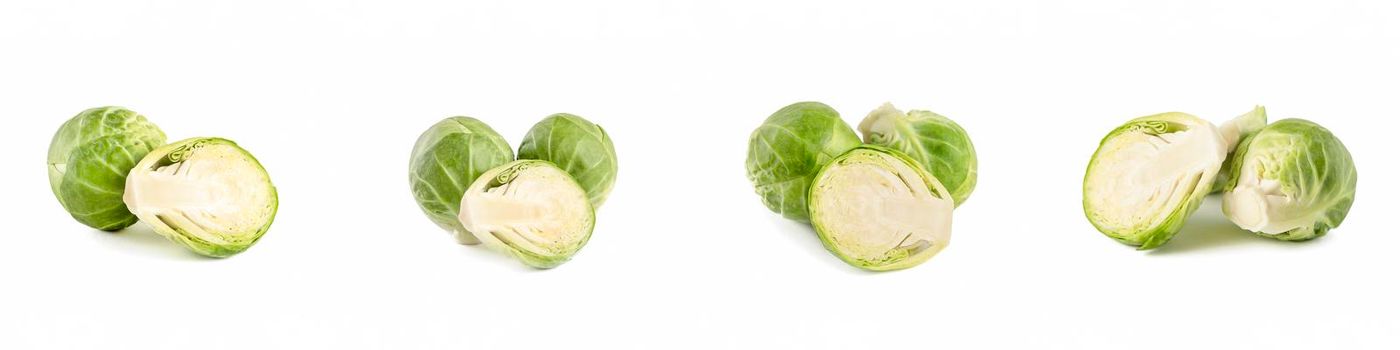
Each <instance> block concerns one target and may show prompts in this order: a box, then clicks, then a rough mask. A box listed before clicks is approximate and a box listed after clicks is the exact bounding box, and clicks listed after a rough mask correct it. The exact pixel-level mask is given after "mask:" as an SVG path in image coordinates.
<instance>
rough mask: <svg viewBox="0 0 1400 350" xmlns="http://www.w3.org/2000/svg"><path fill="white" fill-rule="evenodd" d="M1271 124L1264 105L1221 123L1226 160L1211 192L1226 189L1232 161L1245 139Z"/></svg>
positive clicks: (1220, 128)
mask: <svg viewBox="0 0 1400 350" xmlns="http://www.w3.org/2000/svg"><path fill="white" fill-rule="evenodd" d="M1268 124H1269V117H1268V116H1267V115H1266V114H1265V113H1264V106H1254V109H1253V110H1250V111H1249V112H1248V113H1245V114H1242V115H1240V116H1238V117H1235V119H1231V120H1230V121H1227V122H1225V123H1224V124H1220V127H1219V128H1218V129H1219V130H1220V136H1221V137H1223V138H1225V149H1226V150H1228V152H1227V153H1226V155H1225V162H1224V163H1221V165H1220V174H1219V175H1216V176H1215V185H1214V186H1211V191H1210V192H1211V193H1215V192H1220V191H1222V190H1224V189H1225V183H1227V182H1229V181H1230V171H1229V170H1230V169H1233V168H1234V166H1232V165H1231V163H1233V162H1234V159H1235V150H1236V149H1237V148H1238V147H1239V145H1240V142H1241V141H1244V139H1247V138H1249V137H1250V136H1253V135H1254V134H1255V133H1258V132H1259V130H1264V126H1266V125H1268Z"/></svg>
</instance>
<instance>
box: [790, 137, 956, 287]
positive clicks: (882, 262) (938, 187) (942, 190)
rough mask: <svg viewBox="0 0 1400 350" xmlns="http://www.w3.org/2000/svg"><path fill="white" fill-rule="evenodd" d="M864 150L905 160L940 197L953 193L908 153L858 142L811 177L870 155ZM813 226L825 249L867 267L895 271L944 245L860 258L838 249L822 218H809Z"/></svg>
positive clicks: (813, 190)
mask: <svg viewBox="0 0 1400 350" xmlns="http://www.w3.org/2000/svg"><path fill="white" fill-rule="evenodd" d="M863 153H879V154H885V155H888V156H890V157H893V158H895V159H898V160H899V161H900V162H902V163H904V165H905V166H908V167H910V168H912V169H914V171H915V172H917V173H918V174H919V176H920V178H921V179H922V180H923V182H924V184H926V185H927V186H928V188H929V192H930V193H932V194H933V195H935V196H937V197H939V198H944V200H949V199H951V198H948V197H951V196H952V195H951V194H950V193H948V192H947V187H945V186H943V184H942V183H941V182H939V181H938V179H937V178H935V177H933V175H932V174H929V173H928V172H927V171H925V170H924V168H923V167H922V166H921V164H919V162H918V161H917V160H915V159H914V158H911V157H909V156H908V155H906V154H904V153H902V152H900V151H899V150H896V149H891V148H887V147H883V146H876V145H861V146H858V147H856V148H854V149H851V150H850V151H848V152H846V153H843V154H841V155H839V156H837V157H836V158H835V159H833V160H832V161H831V162H828V163H826V164H825V165H823V166H822V168H821V169H820V170H819V171H818V172H817V174H818V175H816V176H814V177H820V175H819V174H821V173H822V172H825V171H826V170H827V169H829V168H831V166H832V165H833V164H837V163H838V162H840V161H841V160H843V159H847V158H851V157H870V156H868V155H864V154H863ZM875 159H878V158H875ZM816 189H817V186H812V188H811V189H809V191H811V192H812V193H809V194H808V196H809V197H808V198H812V197H814V196H815V195H816V194H815V192H816V191H815V190H816ZM812 217H816V215H815V213H813V214H812ZM812 228H813V229H815V230H816V231H817V236H818V237H820V238H821V241H822V246H823V247H826V250H827V251H828V252H831V254H832V255H835V256H836V257H837V258H840V259H841V261H844V262H846V264H849V265H851V266H855V267H858V268H861V269H865V270H870V271H894V270H902V269H907V268H910V267H914V266H918V265H919V264H922V263H923V262H925V261H928V260H929V259H931V258H933V256H934V255H937V254H938V253H939V252H940V251H941V250H942V249H943V248H944V247H938V248H937V249H929V250H925V251H922V252H919V253H916V254H913V255H910V254H909V252H908V251H907V250H900V251H890V252H887V255H886V256H885V257H884V258H882V259H878V260H862V259H858V258H855V257H851V256H847V255H845V254H844V253H842V252H841V251H840V249H839V248H838V247H837V246H836V244H835V242H834V241H833V239H832V237H831V236H830V234H828V232H827V229H826V227H825V226H824V225H822V222H821V221H820V220H812Z"/></svg>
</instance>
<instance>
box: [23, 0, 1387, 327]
mask: <svg viewBox="0 0 1400 350" xmlns="http://www.w3.org/2000/svg"><path fill="white" fill-rule="evenodd" d="M1397 65H1400V5H1396V3H1395V2H1393V1H1384V0H1376V1H1359V0H1358V1H1277V0H1274V1H1108V0H1105V1H945V2H886V1H859V2H856V1H771V2H760V1H617V2H584V1H492V2H459V1H442V2H417V1H383V2H373V1H265V2H264V1H232V0H230V1H173V0H172V1H76V0H74V1H47V0H46V1H13V0H11V1H5V2H4V3H3V4H0V111H3V112H0V113H3V115H4V121H5V122H4V123H3V127H0V130H4V131H5V132H4V136H3V137H0V164H5V166H4V171H3V172H0V180H3V181H0V193H3V196H0V198H3V200H0V206H3V207H2V208H3V213H4V214H3V217H4V218H5V224H4V230H3V231H4V232H3V233H0V237H2V238H3V240H0V348H5V349H31V348H46V349H47V348H53V349H63V348H72V349H190V348H203V349H263V348H290V349H312V348H322V349H347V348H383V349H419V348H421V349H441V348H483V349H497V348H536V349H551V348H552V349H573V348H582V349H658V348H660V349H666V348H690V349H715V348H800V349H809V348H810V349H880V348H949V349H976V348H989V349H990V348H995V349H1007V348H1010V349H1024V348H1045V349H1089V348H1098V349H1117V348H1147V349H1195V348H1229V349H1314V348H1321V349H1327V348H1332V349H1339V348H1346V349H1368V348H1373V349H1395V348H1397V347H1400V320H1397V317H1400V298H1397V295H1400V284H1397V283H1400V282H1397V277H1396V276H1397V275H1396V273H1395V269H1396V267H1397V266H1400V255H1397V254H1396V253H1395V247H1397V246H1400V234H1397V233H1396V231H1397V228H1396V226H1395V225H1394V224H1393V223H1394V220H1395V218H1396V214H1395V213H1394V211H1395V210H1396V209H1397V206H1396V205H1395V204H1394V203H1392V202H1390V200H1391V199H1393V198H1397V196H1398V195H1400V194H1397V193H1396V191H1395V189H1394V188H1395V186H1391V185H1389V184H1388V183H1389V182H1390V181H1391V180H1392V179H1395V178H1397V177H1398V176H1400V174H1397V167H1396V166H1395V165H1394V164H1395V159H1396V157H1397V155H1396V153H1397V150H1400V147H1397V146H1396V143H1395V140H1396V136H1395V130H1396V127H1397V125H1396V122H1395V120H1396V119H1397V117H1400V116H1397V109H1396V101H1397V98H1400V88H1397V81H1400V69H1398V68H1397ZM803 100H816V101H822V102H825V103H827V104H830V105H831V106H833V107H834V108H836V109H837V110H839V111H840V112H841V113H842V114H843V116H844V117H845V119H846V121H847V122H848V123H851V124H852V125H854V124H856V123H858V122H859V121H860V119H861V118H862V117H863V116H864V115H865V113H866V112H868V111H870V110H871V109H874V108H875V107H876V106H878V105H879V104H880V103H883V102H886V101H890V102H893V103H895V104H896V105H897V106H899V107H902V108H918V109H929V110H933V111H936V112H938V113H941V114H944V115H947V116H949V117H952V118H954V119H955V120H957V121H958V122H959V123H961V124H962V125H963V126H964V127H965V128H966V129H967V130H969V132H970V133H971V135H972V137H973V138H974V141H975V142H976V146H977V152H978V155H979V161H980V165H981V174H980V177H979V185H978V187H977V190H976V192H975V193H974V194H973V196H972V197H971V199H970V201H969V202H967V203H966V205H964V206H962V207H961V208H959V209H958V210H957V212H956V215H955V222H954V229H955V232H954V235H953V237H954V238H953V241H952V244H951V246H950V247H949V248H948V249H946V250H944V252H943V253H942V254H940V255H939V256H937V257H935V258H934V259H932V260H930V261H929V262H927V263H925V264H923V265H921V266H918V267H915V268H912V269H909V270H905V271H899V272H891V273H880V274H872V273H865V272H862V271H859V270H856V269H853V268H851V267H848V266H846V265H844V264H843V263H841V262H840V261H839V260H838V259H836V258H835V257H833V256H831V255H830V254H828V253H827V252H826V251H824V250H823V248H822V246H821V244H820V242H819V241H818V239H817V238H816V237H815V235H814V234H813V232H812V231H811V230H810V229H809V228H807V227H805V226H804V225H801V224H797V223H793V222H789V221H786V220H783V219H781V218H780V217H779V216H777V215H775V214H772V213H770V212H769V211H768V210H767V209H766V208H764V207H763V205H762V204H760V202H759V200H758V197H757V196H755V195H754V194H753V193H752V192H753V191H752V188H751V186H750V185H749V183H748V180H747V179H746V178H745V177H744V172H745V171H744V165H743V164H744V157H745V153H746V144H747V138H748V134H749V132H750V131H752V130H753V128H755V127H756V126H758V124H759V123H761V122H762V121H763V119H764V118H765V117H767V116H768V115H769V114H770V113H772V112H773V111H775V110H777V109H778V108H780V107H782V106H784V105H786V104H788V103H791V102H796V101H803ZM1255 104H1261V105H1265V106H1267V107H1268V110H1269V112H1270V117H1272V118H1274V119H1279V118H1284V117H1304V118H1308V119H1311V120H1314V121H1317V122H1319V123H1321V124H1322V125H1324V126H1326V127H1328V128H1330V129H1331V130H1332V131H1333V132H1335V133H1336V134H1337V135H1338V136H1339V137H1341V139H1342V140H1343V141H1344V142H1345V143H1346V145H1347V146H1348V147H1349V149H1350V150H1351V152H1352V154H1353V155H1354V157H1355V159H1356V162H1357V168H1358V170H1359V172H1360V185H1359V188H1358V191H1357V192H1358V196H1357V200H1356V203H1355V206H1354V208H1353V209H1352V211H1351V214H1350V216H1348V217H1347V219H1346V222H1345V224H1344V225H1342V227H1341V228H1339V229H1337V230H1335V231H1333V232H1332V234H1329V235H1328V236H1326V237H1324V238H1321V239H1319V240H1316V241H1312V242H1307V243H1302V244H1294V243H1283V242H1275V241H1271V240H1268V239H1262V238H1256V237H1253V236H1252V235H1250V234H1248V233H1245V232H1241V231H1239V230H1237V229H1235V228H1233V226H1232V225H1231V224H1230V223H1229V222H1228V221H1226V220H1225V219H1224V218H1223V215H1222V214H1220V212H1219V201H1218V200H1217V199H1212V200H1210V201H1208V202H1207V204H1206V205H1205V206H1203V208H1202V209H1201V210H1200V211H1199V212H1198V213H1197V214H1196V215H1195V216H1194V217H1193V218H1192V219H1191V220H1190V222H1189V224H1188V225H1187V226H1186V228H1185V230H1183V231H1182V232H1181V234H1180V235H1179V236H1178V237H1177V238H1176V239H1175V240H1173V241H1172V242H1170V243H1169V244H1167V245H1166V246H1163V247H1162V248H1160V249H1157V250H1155V251H1150V252H1140V251H1135V250H1133V249H1132V248H1130V247H1126V246H1122V245H1120V244H1118V243H1115V242H1113V241H1112V240H1110V239H1108V238H1105V237H1103V236H1102V235H1100V234H1099V233H1098V232H1096V231H1095V230H1094V229H1093V227H1092V226H1090V225H1089V223H1088V222H1087V221H1086V220H1085V219H1084V218H1083V214H1082V211H1081V209H1080V199H1081V198H1080V197H1081V192H1080V191H1081V179H1082V176H1083V170H1084V167H1085V164H1087V162H1088V160H1089V156H1090V154H1091V153H1092V152H1093V151H1094V149H1095V147H1097V145H1098V141H1099V139H1100V138H1101V137H1102V136H1103V135H1104V134H1105V133H1107V132H1108V131H1109V130H1111V129H1112V128H1114V127H1116V126H1117V125H1119V124H1120V123H1122V122H1123V121H1126V120H1127V119H1129V118H1133V117H1137V116H1142V115H1147V114H1153V113H1158V112H1165V111H1173V110H1176V111H1184V112H1189V113H1194V114H1197V115H1199V116H1202V117H1204V118H1207V119H1211V120H1215V121H1222V120H1225V119H1228V118H1230V117H1233V116H1235V115H1238V114H1240V113H1243V112H1245V111H1247V110H1249V109H1250V108H1251V107H1253V106H1254V105H1255ZM102 105H122V106H126V107H129V108H132V109H134V110H136V111H138V112H140V113H142V114H145V115H146V116H148V117H149V118H150V119H151V120H152V121H154V122H156V123H158V124H159V125H160V126H161V127H162V128H163V129H164V130H165V131H166V133H167V134H169V135H170V136H171V139H172V141H173V140H178V139H182V138H185V137H193V136H206V135H208V136H223V137H227V138H231V139H233V140H236V141H238V142H239V143H240V144H241V145H243V146H244V147H246V148H247V149H248V150H250V151H251V152H252V153H253V154H255V155H257V157H258V158H259V159H260V160H261V161H262V162H263V164H264V165H265V166H266V167H267V169H268V171H269V172H270V173H271V175H272V178H273V180H274V182H275V183H276V185H277V186H278V190H279V192H280V194H281V203H282V205H281V210H280V211H279V213H278V214H279V215H278V217H277V220H276V223H275V224H274V225H273V226H272V229H271V231H269V232H268V233H267V235H266V236H265V237H264V239H263V240H262V241H261V242H260V243H258V245H256V246H255V247H253V248H252V249H251V250H249V251H247V252H246V253H243V254H241V255H238V256H235V257H232V258H229V259H224V260H211V259H204V258H200V257H198V256H194V255H193V254H191V253H188V252H186V251H185V250H184V249H182V248H181V247H180V246H178V245H176V244H174V243H170V242H166V241H165V240H164V239H162V238H160V237H158V236H156V235H155V234H154V233H153V232H151V231H150V229H148V228H145V227H144V226H143V225H141V224H138V225H137V226H134V227H133V228H131V229H128V230H126V231H124V232H121V233H116V234H110V233H103V232H97V231H94V230H91V229H88V228H86V227H84V226H82V225H80V224H78V223H77V222H75V221H73V220H72V219H71V218H69V216H68V214H67V213H66V212H64V211H63V209H62V208H61V207H60V206H59V205H58V203H57V201H56V200H55V199H54V198H53V195H52V194H51V193H50V191H49V188H48V184H47V178H46V175H45V170H43V168H44V162H45V158H44V157H45V153H46V148H47V145H48V143H49V139H50V137H51V135H52V134H53V132H54V131H56V129H57V128H58V126H59V125H60V124H61V123H62V122H63V121H64V120H65V119H66V118H69V117H71V116H72V115H74V114H76V113H77V112H79V111H81V110H83V109H85V108H89V107H95V106H102ZM556 112H569V113H574V114H578V115H582V116H584V117H587V118H589V119H591V120H593V121H595V122H597V123H599V124H601V125H603V126H604V127H605V128H607V130H608V131H609V132H610V134H611V135H612V137H613V138H614V141H615V142H616V146H617V150H618V156H619V158H620V167H621V170H620V173H619V175H618V182H617V185H616V189H615V191H614V192H613V194H612V196H611V197H610V199H609V200H608V202H607V204H606V205H605V206H603V207H602V208H601V210H600V211H599V212H598V225H597V228H596V230H595V231H594V235H593V239H592V241H591V242H590V243H589V244H588V246H587V247H586V248H584V249H583V250H582V252H580V253H579V254H578V255H577V256H575V258H574V260H573V261H571V262H569V263H567V264H565V265H563V266H562V267H559V268H557V269H554V270H550V271H535V270H531V269H528V268H525V267H524V266H523V265H521V264H519V263H517V262H515V261H512V260H511V259H509V258H505V257H502V256H499V255H496V254H493V253H491V252H488V251H486V250H485V249H480V248H477V247H464V246H459V245H457V244H455V243H454V242H453V241H452V239H450V238H449V237H448V235H446V234H444V233H443V232H440V231H439V230H438V228H437V227H436V226H434V225H433V224H432V223H431V222H429V221H428V220H427V219H426V218H425V217H424V216H423V215H422V214H421V213H420V212H419V209H418V207H417V205H416V204H415V202H414V200H413V199H412V197H411V196H410V193H409V190H408V175H407V167H408V155H409V151H410V149H411V148H412V146H413V142H414V140H415V138H416V137H417V136H418V134H419V133H420V132H422V131H423V130H424V129H425V128H427V127H428V126H429V125H431V124H433V123H434V122H436V121H438V120H439V119H441V118H445V117H448V116H452V115H469V116H473V117H476V118H480V119H482V120H484V121H486V122H487V123H489V124H490V125H492V126H493V127H494V128H495V129H496V130H497V131H499V132H500V133H502V134H503V135H504V136H505V137H506V138H507V139H508V140H510V142H511V143H512V145H518V144H519V140H520V138H521V137H522V136H523V135H524V133H525V131H526V130H527V129H528V128H529V127H530V126H531V125H532V124H533V123H534V122H535V121H537V120H539V119H540V118H542V117H544V116H546V115H548V114H551V113H556Z"/></svg>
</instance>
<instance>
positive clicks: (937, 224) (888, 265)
mask: <svg viewBox="0 0 1400 350" xmlns="http://www.w3.org/2000/svg"><path fill="white" fill-rule="evenodd" d="M810 198H811V210H812V213H811V218H812V226H813V227H814V228H816V230H817V235H818V236H820V237H821V240H822V244H823V245H825V246H826V249H827V250H829V251H831V253H832V254H835V255H836V256H837V257H839V258H841V260H843V261H845V262H846V263H847V264H851V265H852V266H855V267H859V268H862V269H866V270H872V271H887V270H897V269H903V268H908V267H912V266H914V265H918V264H919V263H922V262H924V261H926V260H928V259H929V258H931V257H933V256H934V255H936V254H938V252H939V251H941V250H943V248H944V247H946V246H948V240H949V238H950V236H951V235H952V222H953V206H954V205H955V204H954V203H953V197H952V195H950V194H949V193H948V190H947V189H946V188H944V187H943V184H942V183H939V182H938V179H936V178H934V177H933V176H932V175H929V173H928V172H926V171H924V170H923V167H922V166H921V165H920V164H919V163H918V162H917V161H915V160H914V159H911V158H909V157H908V156H905V155H904V154H902V153H900V152H899V151H895V150H891V149H888V148H884V147H879V146H868V145H867V146H860V147H858V148H856V149H854V150H851V151H850V152H846V153H845V154H842V155H841V156H839V157H836V159H835V160H833V161H831V163H829V164H827V165H826V166H825V167H823V168H822V169H821V171H820V172H818V173H817V175H816V180H815V181H814V182H813V183H812V193H811V197H810Z"/></svg>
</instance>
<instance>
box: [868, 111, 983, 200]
mask: <svg viewBox="0 0 1400 350" xmlns="http://www.w3.org/2000/svg"><path fill="white" fill-rule="evenodd" d="M860 133H861V135H864V136H865V143H866V144H871V145H879V146H885V147H889V148H892V149H895V150H898V151H900V152H903V153H904V154H905V155H908V156H909V157H910V158H913V159H914V160H915V161H917V162H918V164H919V166H921V167H923V168H924V170H925V171H928V173H929V174H931V175H933V177H935V178H938V181H940V182H942V183H943V184H944V185H947V186H948V192H949V193H951V194H952V195H953V203H956V204H957V205H962V203H963V201H966V200H967V197H968V196H970V195H972V189H973V188H975V187H977V151H976V150H974V149H973V148H972V139H971V138H969V137H968V136H967V131H965V130H963V128H962V127H961V126H958V123H955V122H953V120H952V119H948V118H947V117H944V116H941V115H938V114H937V113H933V112H929V111H921V110H911V111H909V113H907V114H906V113H904V112H903V111H900V110H899V109H896V108H894V105H891V104H889V103H885V104H884V105H881V106H880V108H876V109H875V110H874V111H872V112H870V115H868V116H866V117H865V120H863V121H861V122H860Z"/></svg>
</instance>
